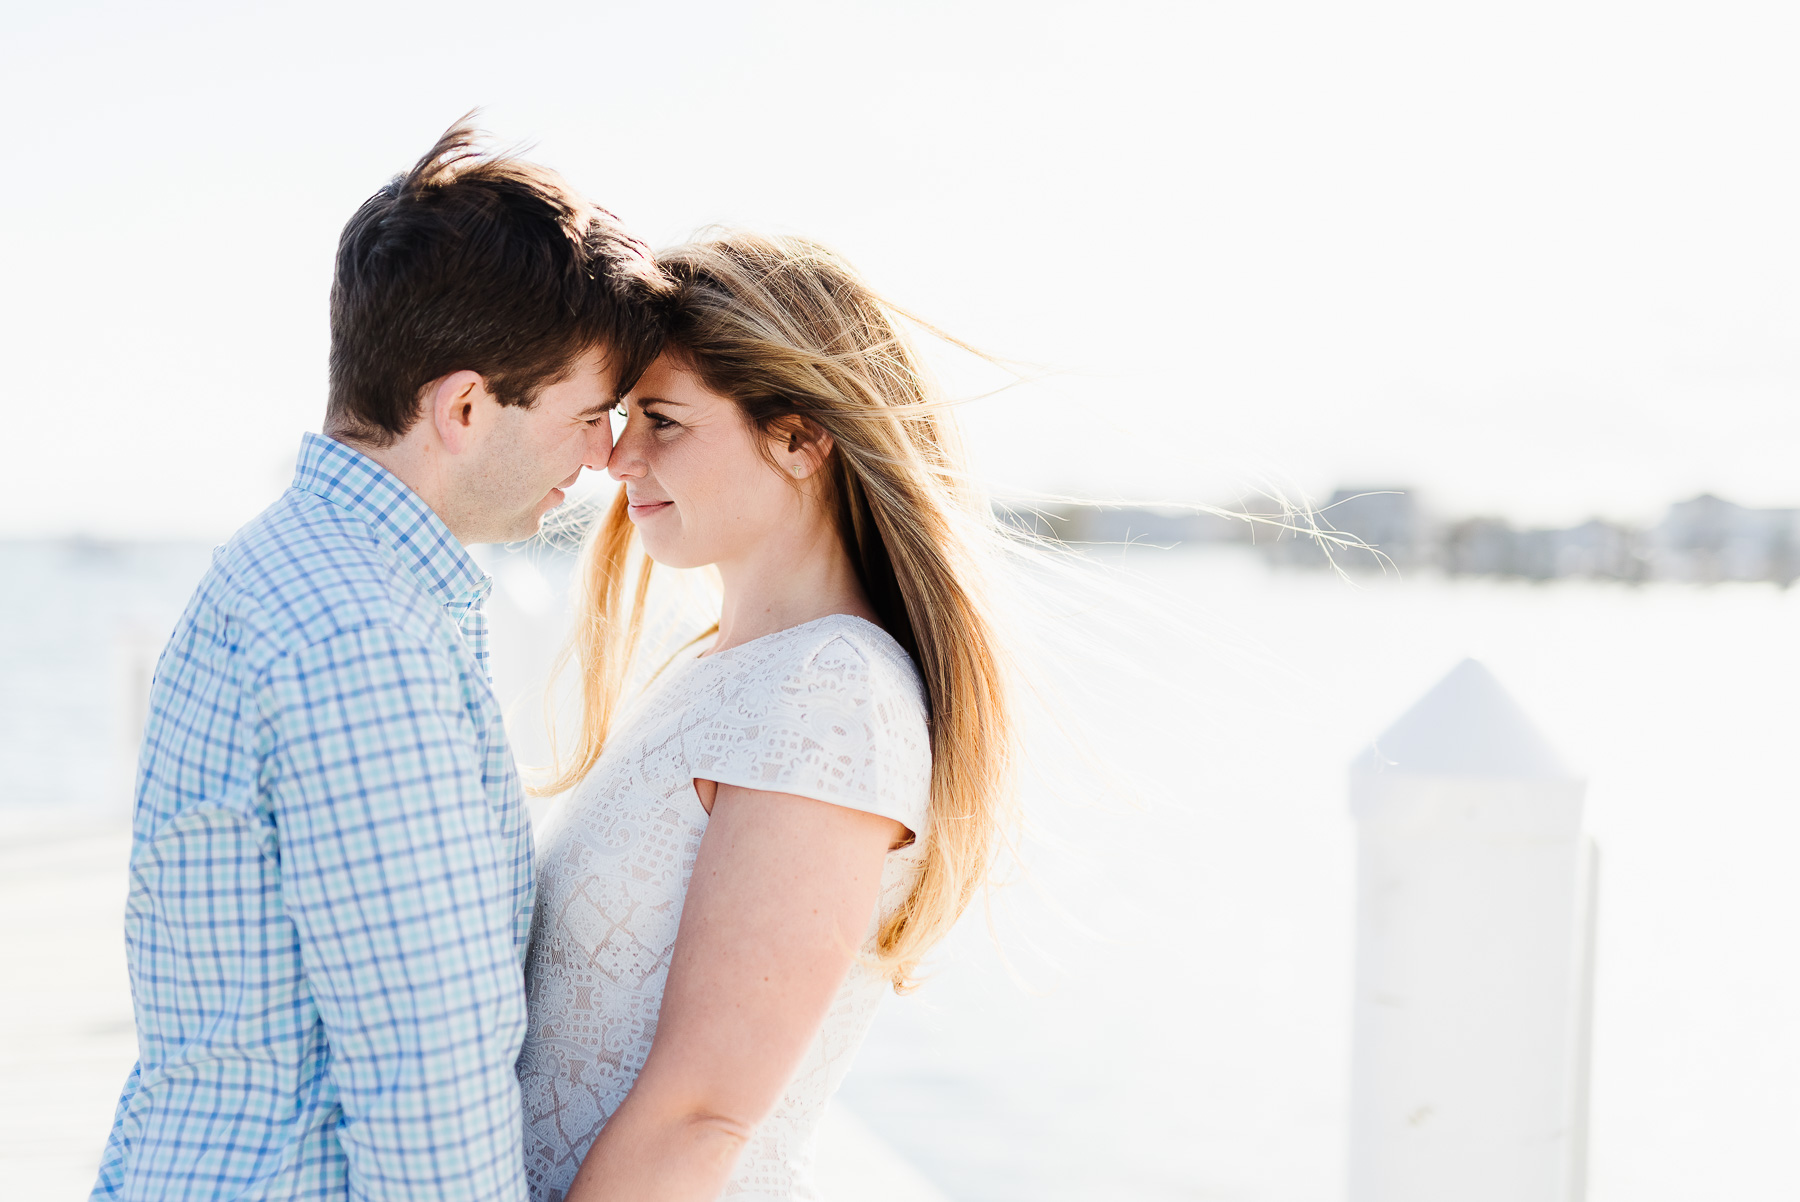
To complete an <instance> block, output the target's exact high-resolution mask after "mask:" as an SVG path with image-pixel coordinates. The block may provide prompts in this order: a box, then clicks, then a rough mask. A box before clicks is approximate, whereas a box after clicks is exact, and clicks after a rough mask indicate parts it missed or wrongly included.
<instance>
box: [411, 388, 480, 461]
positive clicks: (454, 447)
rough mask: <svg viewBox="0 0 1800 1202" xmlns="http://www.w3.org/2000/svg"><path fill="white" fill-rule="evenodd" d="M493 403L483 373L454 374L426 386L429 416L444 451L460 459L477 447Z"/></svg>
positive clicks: (427, 412)
mask: <svg viewBox="0 0 1800 1202" xmlns="http://www.w3.org/2000/svg"><path fill="white" fill-rule="evenodd" d="M493 400H494V394H493V393H491V392H489V391H488V389H487V381H486V380H484V379H482V378H481V373H479V372H473V371H453V372H451V373H450V374H449V375H447V376H445V377H443V378H442V379H440V380H437V381H434V382H433V383H431V384H427V385H426V386H425V407H426V411H425V416H426V418H427V419H428V420H429V421H430V422H431V424H432V427H433V429H435V430H436V431H437V436H438V441H439V442H440V443H442V444H443V446H444V450H446V451H448V452H449V453H450V454H452V455H460V454H462V453H463V452H465V451H467V450H468V449H469V448H470V447H471V446H473V445H474V442H475V439H476V438H478V437H480V434H481V430H482V429H483V427H484V425H485V422H484V420H483V419H485V418H486V417H487V413H486V408H487V406H489V405H491V404H492V403H493Z"/></svg>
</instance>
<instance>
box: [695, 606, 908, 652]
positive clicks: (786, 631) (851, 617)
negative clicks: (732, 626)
mask: <svg viewBox="0 0 1800 1202" xmlns="http://www.w3.org/2000/svg"><path fill="white" fill-rule="evenodd" d="M839 620H842V621H849V622H855V623H858V624H859V625H862V626H867V627H868V628H869V629H870V630H873V631H874V632H875V633H876V634H878V635H880V636H881V637H882V639H883V640H885V641H886V642H889V643H892V644H893V645H894V647H895V648H896V649H899V650H900V653H901V655H903V656H904V655H905V654H906V652H905V650H904V649H902V648H900V643H899V642H898V640H896V639H895V638H894V636H893V635H891V634H889V633H888V632H887V631H885V630H883V629H882V628H881V627H880V626H878V625H877V624H876V623H874V622H871V621H869V619H867V618H862V617H858V616H857V615H855V614H826V615H824V616H823V617H818V618H813V619H812V620H811V621H808V622H802V623H800V624H799V625H798V626H788V627H785V628H783V629H781V630H771V631H770V632H769V633H768V634H759V635H757V636H756V637H755V638H753V639H748V640H746V641H745V642H742V643H738V644H737V645H736V646H732V647H727V648H725V650H723V651H702V652H701V653H700V654H699V655H697V656H695V657H694V658H695V660H696V662H698V661H701V660H709V659H716V658H718V657H719V656H721V655H730V654H731V653H732V652H734V651H742V650H743V649H744V648H746V647H754V646H756V645H757V644H758V643H766V642H768V641H769V640H770V639H778V638H781V637H782V636H784V635H791V634H794V633H795V632H796V631H801V630H805V629H807V628H808V627H810V626H818V625H820V624H821V623H824V622H832V621H839ZM713 637H714V639H717V638H718V635H717V634H715V635H714V636H713ZM908 658H910V657H908Z"/></svg>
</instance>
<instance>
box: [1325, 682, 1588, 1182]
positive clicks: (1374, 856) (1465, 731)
mask: <svg viewBox="0 0 1800 1202" xmlns="http://www.w3.org/2000/svg"><path fill="white" fill-rule="evenodd" d="M1585 791H1586V785H1585V782H1583V781H1582V780H1580V779H1579V778H1578V777H1576V776H1575V775H1574V774H1573V773H1571V772H1570V771H1569V770H1568V768H1566V767H1565V766H1564V765H1563V763H1562V761H1561V760H1560V759H1558V757H1557V756H1556V753H1555V752H1554V751H1552V750H1551V748H1550V746H1549V744H1548V743H1546V742H1545V740H1544V738H1543V736H1542V735H1541V734H1539V733H1538V731H1537V729H1536V728H1535V727H1534V726H1533V725H1532V723H1531V721H1530V719H1528V718H1527V717H1526V716H1525V714H1524V712H1523V711H1522V710H1520V709H1519V707H1518V705H1517V704H1516V703H1514V702H1513V700H1512V698H1510V697H1509V696H1507V694H1506V692H1505V690H1503V689H1502V688H1501V687H1500V684H1499V682H1498V681H1496V680H1495V679H1494V677H1493V675H1492V674H1491V673H1490V672H1489V671H1488V670H1487V669H1486V668H1484V667H1483V666H1482V665H1480V664H1479V663H1477V662H1475V661H1474V660H1464V661H1463V662H1462V663H1461V664H1459V665H1458V666H1457V667H1456V668H1455V669H1454V670H1453V671H1451V673H1450V674H1449V675H1448V676H1446V677H1445V678H1444V679H1443V680H1442V681H1440V682H1439V683H1438V684H1437V686H1436V687H1434V688H1433V689H1432V690H1431V691H1430V692H1428V693H1427V694H1426V695H1425V696H1424V697H1423V698H1422V699H1421V700H1420V701H1419V702H1418V703H1417V704H1416V705H1414V706H1413V707H1412V709H1410V710H1408V711H1407V712H1406V713H1405V714H1404V715H1403V716H1402V717H1401V718H1400V720H1399V721H1398V722H1396V723H1395V724H1394V725H1393V727H1392V728H1390V729H1389V730H1388V731H1387V733H1386V734H1384V735H1382V736H1381V738H1380V739H1379V740H1378V741H1377V742H1376V744H1375V745H1374V747H1373V748H1371V749H1370V751H1369V752H1368V753H1366V754H1365V755H1364V756H1363V757H1361V758H1360V759H1358V760H1357V761H1356V763H1355V764H1354V765H1353V766H1352V768H1351V772H1350V798H1351V810H1352V813H1353V814H1354V815H1355V818H1356V820H1357V836H1358V837H1357V908H1356V909H1357V912H1356V923H1357V932H1356V1001H1355V1030H1354V1037H1353V1066H1352V1074H1351V1075H1352V1084H1351V1121H1350V1124H1351V1136H1350V1191H1349V1196H1350V1202H1580V1200H1581V1198H1582V1196H1583V1194H1584V1192H1585V1177H1586V1147H1585V1144H1586V1120H1587V1113H1586V1112H1587V1058H1588V1015H1589V1013H1590V1000H1589V995H1590V992H1591V984H1590V982H1591V980H1592V976H1591V965H1592V956H1593V937H1592V929H1593V928H1592V916H1593V913H1594V909H1593V903H1594V887H1595V865H1596V862H1597V861H1596V859H1595V857H1594V852H1593V845H1592V843H1591V842H1589V841H1587V840H1586V839H1584V837H1583V836H1582V833H1581V809H1582V798H1583V794H1584V792H1585Z"/></svg>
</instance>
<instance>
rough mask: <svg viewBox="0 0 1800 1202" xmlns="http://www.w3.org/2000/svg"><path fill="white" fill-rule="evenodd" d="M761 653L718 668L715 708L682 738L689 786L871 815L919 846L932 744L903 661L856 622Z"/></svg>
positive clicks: (735, 656)
mask: <svg viewBox="0 0 1800 1202" xmlns="http://www.w3.org/2000/svg"><path fill="white" fill-rule="evenodd" d="M860 628H866V629H860ZM759 642H760V643H763V644H766V645H761V646H759V645H757V644H747V645H746V646H745V647H743V648H738V649H735V650H734V651H732V652H726V653H723V654H722V655H721V656H720V657H719V658H720V659H721V660H724V659H727V657H730V662H729V663H720V664H719V665H718V666H719V668H720V669H722V670H723V671H724V674H725V675H724V678H723V679H722V680H720V681H719V682H718V688H719V695H718V700H719V702H720V704H719V705H718V707H717V709H716V711H715V712H714V714H713V716H712V717H711V718H710V719H708V720H706V721H703V722H701V723H699V724H697V725H696V726H694V727H693V728H692V729H690V730H689V731H687V732H686V734H685V736H684V738H683V742H684V744H685V747H684V751H685V752H686V758H687V762H688V765H689V766H690V768H691V769H692V771H693V774H694V776H695V778H697V779H701V780H711V781H717V782H718V783H720V784H724V785H738V786H740V787H742V788H746V789H762V790H766V791H768V792H771V793H793V794H795V795H797V796H800V797H811V798H815V799H817V800H819V801H824V802H830V803H831V804H833V805H841V806H847V807H849V808H850V809H854V810H863V811H866V812H868V813H871V814H880V815H881V816H883V817H885V818H892V819H894V820H895V821H897V822H899V823H901V824H902V825H904V826H905V827H906V828H907V829H908V830H910V831H912V832H913V834H914V835H915V836H917V837H918V838H919V839H921V840H922V839H924V838H925V835H926V830H925V826H926V820H927V812H928V803H929V800H930V790H931V749H930V739H929V735H928V734H927V731H926V726H925V692H924V687H923V685H922V683H921V682H920V680H919V677H918V671H917V669H915V668H914V667H913V665H912V661H911V660H909V659H907V657H906V654H905V652H903V651H901V650H900V648H899V646H898V645H897V644H895V645H892V646H888V645H886V644H890V643H892V640H891V639H889V638H888V636H887V635H886V634H885V632H882V631H881V630H880V629H879V628H878V627H874V626H871V625H869V624H868V623H864V622H861V621H860V620H858V619H854V618H844V619H831V618H828V619H824V620H822V621H821V622H815V623H809V624H808V625H807V626H802V627H796V628H795V630H792V631H783V632H782V633H781V634H780V635H775V636H771V637H770V638H769V639H767V640H760V641H759ZM751 651H754V652H755V653H754V654H740V653H741V652H751Z"/></svg>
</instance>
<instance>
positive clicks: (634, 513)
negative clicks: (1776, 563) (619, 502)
mask: <svg viewBox="0 0 1800 1202" xmlns="http://www.w3.org/2000/svg"><path fill="white" fill-rule="evenodd" d="M673 503H674V502H672V501H642V502H639V501H627V502H626V504H625V507H626V512H627V513H629V514H630V515H631V519H632V520H633V521H636V520H638V519H639V518H647V517H650V516H651V515H652V514H657V513H661V512H662V511H663V510H665V509H667V508H668V507H669V506H670V505H672V504H673Z"/></svg>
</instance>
